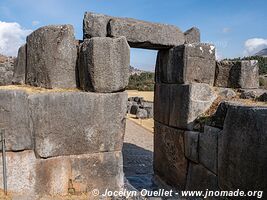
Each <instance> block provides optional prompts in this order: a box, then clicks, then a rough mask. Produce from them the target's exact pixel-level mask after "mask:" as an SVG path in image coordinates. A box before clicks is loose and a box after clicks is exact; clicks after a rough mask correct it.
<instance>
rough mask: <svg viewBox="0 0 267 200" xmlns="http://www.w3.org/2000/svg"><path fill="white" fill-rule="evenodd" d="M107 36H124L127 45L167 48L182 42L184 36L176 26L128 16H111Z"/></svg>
mask: <svg viewBox="0 0 267 200" xmlns="http://www.w3.org/2000/svg"><path fill="white" fill-rule="evenodd" d="M108 36H110V37H119V36H125V37H126V39H127V41H128V43H129V45H130V46H131V47H136V48H145V49H156V50H157V49H168V48H170V47H174V46H177V45H181V44H184V42H185V37H184V34H183V32H182V31H180V30H179V29H178V28H177V27H175V26H172V25H166V24H158V23H150V22H146V21H141V20H136V19H130V18H112V19H111V20H110V21H109V23H108Z"/></svg>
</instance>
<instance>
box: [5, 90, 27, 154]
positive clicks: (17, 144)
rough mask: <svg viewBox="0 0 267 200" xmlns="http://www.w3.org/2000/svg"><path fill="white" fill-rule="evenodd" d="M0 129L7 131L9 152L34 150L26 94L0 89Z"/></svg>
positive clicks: (19, 91)
mask: <svg viewBox="0 0 267 200" xmlns="http://www.w3.org/2000/svg"><path fill="white" fill-rule="evenodd" d="M0 127H1V128H2V129H4V130H5V137H6V149H7V150H12V151H21V150H25V149H32V136H31V131H30V127H29V113H28V100H27V94H26V93H25V92H23V91H21V90H7V89H1V88H0ZM0 148H2V147H0Z"/></svg>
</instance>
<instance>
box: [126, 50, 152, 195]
mask: <svg viewBox="0 0 267 200" xmlns="http://www.w3.org/2000/svg"><path fill="white" fill-rule="evenodd" d="M156 57H157V51H156V50H144V49H134V48H131V60H130V61H131V62H130V64H131V66H130V78H129V84H128V87H127V93H128V102H127V121H126V131H125V138H124V144H123V150H122V153H123V168H124V169H123V170H124V175H125V178H126V179H127V184H129V185H130V187H131V186H132V187H134V188H135V189H137V190H139V191H140V190H142V189H148V190H154V189H155V188H156V185H155V184H154V183H153V175H154V172H153V148H154V141H153V140H154V135H153V131H154V120H153V116H154V111H153V110H154V106H153V104H154V84H155V80H154V76H155V65H156Z"/></svg>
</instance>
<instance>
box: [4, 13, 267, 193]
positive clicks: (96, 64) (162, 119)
mask: <svg viewBox="0 0 267 200" xmlns="http://www.w3.org/2000/svg"><path fill="white" fill-rule="evenodd" d="M83 31H84V35H83V38H84V39H83V41H78V40H76V39H75V38H74V30H73V27H72V26H71V25H50V26H45V27H41V28H39V29H37V30H36V31H34V32H33V33H31V34H30V35H29V36H28V37H27V42H26V44H25V45H23V46H22V47H21V48H20V49H19V51H18V58H17V61H16V65H15V69H14V75H13V80H12V82H13V83H14V84H22V85H23V86H18V85H16V86H14V85H13V86H10V85H9V86H2V87H0V128H1V129H4V130H5V135H6V150H7V169H8V172H7V173H8V174H7V176H8V181H7V184H8V190H9V191H10V192H14V193H22V194H27V195H41V196H42V195H66V194H68V193H71V194H81V193H90V192H91V191H92V190H93V189H96V188H97V189H99V191H100V192H103V191H104V190H105V189H109V190H119V189H121V188H122V187H123V172H122V156H121V150H122V144H123V138H124V132H125V115H126V112H127V94H126V92H125V91H124V90H125V87H126V86H127V84H128V78H129V66H130V63H129V62H130V47H134V48H146V49H155V50H159V51H158V56H157V63H156V76H155V82H156V84H155V95H154V98H155V99H154V106H153V110H154V112H153V114H154V120H155V134H154V145H155V146H154V172H155V175H157V176H158V177H160V178H161V179H162V180H163V181H164V182H166V183H167V184H169V185H171V186H173V187H175V188H176V189H179V190H184V189H187V190H206V189H209V190H235V189H240V190H264V192H265V193H266V192H267V191H266V188H267V185H266V183H267V174H266V170H265V166H266V164H267V163H266V161H267V159H266V155H267V134H266V130H267V127H266V124H267V121H266V119H267V108H266V104H264V103H258V102H256V101H255V100H260V101H267V100H266V99H267V92H266V90H263V91H262V90H258V89H257V88H258V86H259V83H258V65H257V62H255V61H240V62H226V61H222V62H216V61H215V47H214V46H213V45H212V44H204V43H200V32H199V30H198V29H197V28H195V27H193V28H191V29H189V30H188V31H186V32H184V33H183V32H181V31H180V30H179V29H178V28H177V27H175V26H171V25H165V24H157V23H149V22H145V21H140V20H135V19H128V18H117V17H110V16H106V15H101V14H95V13H85V16H84V21H83ZM2 71H3V70H2ZM10 83H11V78H8V81H7V82H5V83H4V84H5V85H8V84H10ZM25 84H26V85H25ZM214 86H216V87H214ZM230 88H234V89H237V88H238V89H239V90H238V91H237V90H233V89H230ZM251 89H252V91H253V92H255V91H257V92H256V93H257V94H259V93H260V96H258V97H255V98H254V99H253V101H245V100H244V101H241V100H240V99H239V96H240V97H241V95H240V93H239V92H240V91H241V92H243V93H242V94H243V96H244V97H248V96H250V94H251V93H250V91H248V90H251ZM251 96H252V95H251ZM132 102H136V101H135V100H134V101H132ZM146 103H147V104H149V103H148V102H146ZM131 104H134V103H131ZM141 104H142V105H141ZM140 105H141V106H143V107H144V108H143V111H144V113H145V112H146V114H148V112H149V111H148V110H146V109H145V107H146V106H145V102H141V103H139V104H138V102H136V105H135V104H134V105H129V103H128V109H129V107H130V108H131V109H130V110H129V112H134V109H135V111H137V110H138V109H139V110H141V109H140ZM147 107H149V106H147ZM150 108H151V106H150ZM144 113H139V114H140V118H142V116H143V114H144ZM135 114H137V113H135ZM0 162H2V160H0ZM0 164H1V163H0ZM1 170H2V168H1ZM2 182H3V176H2V172H1V171H0V185H1V187H2Z"/></svg>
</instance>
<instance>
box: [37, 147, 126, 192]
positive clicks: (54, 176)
mask: <svg viewBox="0 0 267 200" xmlns="http://www.w3.org/2000/svg"><path fill="white" fill-rule="evenodd" d="M122 167H123V166H122V156H121V152H105V153H96V154H84V155H78V156H60V157H56V158H49V159H40V160H38V163H37V165H36V171H37V172H36V174H37V177H36V187H35V188H36V192H37V193H38V194H50V195H56V194H61V195H66V194H68V191H69V190H72V191H73V192H74V193H75V194H81V193H86V192H91V191H92V190H93V189H98V190H99V192H100V194H102V193H104V191H105V190H106V189H108V190H112V191H115V190H119V189H121V188H122V186H123V171H122Z"/></svg>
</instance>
